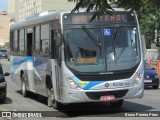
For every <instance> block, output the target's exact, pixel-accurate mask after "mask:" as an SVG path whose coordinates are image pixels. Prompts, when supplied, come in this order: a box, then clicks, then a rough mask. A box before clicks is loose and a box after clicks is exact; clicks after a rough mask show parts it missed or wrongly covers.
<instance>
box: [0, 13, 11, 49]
mask: <svg viewBox="0 0 160 120" xmlns="http://www.w3.org/2000/svg"><path fill="white" fill-rule="evenodd" d="M9 24H10V17H9V15H8V14H7V12H6V11H2V12H1V13H0V46H4V45H5V43H7V42H9Z"/></svg>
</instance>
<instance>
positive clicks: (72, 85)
mask: <svg viewBox="0 0 160 120" xmlns="http://www.w3.org/2000/svg"><path fill="white" fill-rule="evenodd" d="M65 78H66V80H67V83H68V85H69V86H70V88H72V89H76V90H81V89H82V88H81V87H80V86H79V85H77V83H76V82H75V81H74V80H72V79H71V78H70V77H68V76H66V77H65Z"/></svg>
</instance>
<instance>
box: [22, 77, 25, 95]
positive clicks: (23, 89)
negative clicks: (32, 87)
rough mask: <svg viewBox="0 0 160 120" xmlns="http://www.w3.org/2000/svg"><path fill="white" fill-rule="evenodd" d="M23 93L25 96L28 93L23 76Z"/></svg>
mask: <svg viewBox="0 0 160 120" xmlns="http://www.w3.org/2000/svg"><path fill="white" fill-rule="evenodd" d="M22 95H23V96H25V95H26V85H25V81H24V78H23V77H22Z"/></svg>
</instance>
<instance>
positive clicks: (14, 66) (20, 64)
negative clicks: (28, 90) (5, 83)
mask: <svg viewBox="0 0 160 120" xmlns="http://www.w3.org/2000/svg"><path fill="white" fill-rule="evenodd" d="M10 65H11V79H12V80H13V81H14V82H15V83H16V84H17V85H18V86H19V87H21V80H20V72H21V71H23V72H24V73H26V72H27V57H26V56H11V58H10Z"/></svg>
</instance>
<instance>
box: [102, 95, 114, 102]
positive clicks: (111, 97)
mask: <svg viewBox="0 0 160 120" xmlns="http://www.w3.org/2000/svg"><path fill="white" fill-rule="evenodd" d="M100 100H102V101H112V100H115V97H114V95H109V96H101V98H100Z"/></svg>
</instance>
